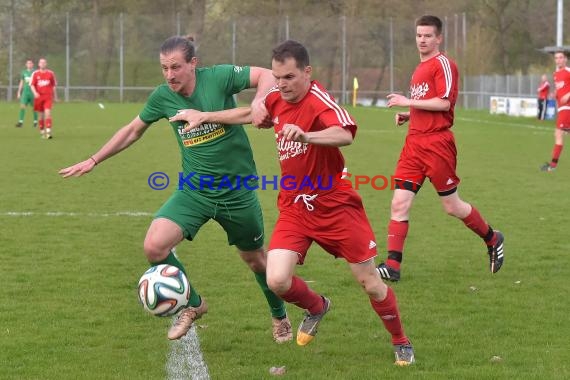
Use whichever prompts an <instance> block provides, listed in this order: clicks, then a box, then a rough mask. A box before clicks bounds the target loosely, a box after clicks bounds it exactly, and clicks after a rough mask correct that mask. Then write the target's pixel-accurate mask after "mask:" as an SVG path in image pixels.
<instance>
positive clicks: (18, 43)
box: [0, 13, 539, 108]
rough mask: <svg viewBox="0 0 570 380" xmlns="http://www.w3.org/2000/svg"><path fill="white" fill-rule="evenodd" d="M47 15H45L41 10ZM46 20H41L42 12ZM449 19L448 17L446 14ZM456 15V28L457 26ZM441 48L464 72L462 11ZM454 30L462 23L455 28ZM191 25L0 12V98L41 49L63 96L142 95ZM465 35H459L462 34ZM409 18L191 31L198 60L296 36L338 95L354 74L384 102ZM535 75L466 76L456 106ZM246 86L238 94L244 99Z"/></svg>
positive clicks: (263, 60)
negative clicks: (174, 38)
mask: <svg viewBox="0 0 570 380" xmlns="http://www.w3.org/2000/svg"><path fill="white" fill-rule="evenodd" d="M43 16H45V15H42V17H43ZM42 20H43V21H42ZM446 21H447V18H446ZM460 23H462V26H461V27H458V25H459V24H460ZM447 26H448V27H447V28H446V31H447V30H455V33H448V32H446V45H445V46H444V48H448V49H447V51H448V53H449V55H450V56H451V57H456V60H457V61H458V64H459V67H460V71H461V63H462V62H461V61H462V59H461V57H463V56H464V54H463V52H464V51H465V48H464V46H465V15H463V17H455V18H453V19H451V21H449V23H448V24H447ZM458 30H460V31H461V30H463V32H462V33H459V34H458V32H457V31H458ZM180 34H194V30H193V25H190V19H189V17H188V15H185V14H181V13H178V14H175V15H170V16H165V15H125V14H118V15H107V16H98V17H92V16H90V15H85V14H83V15H74V14H69V13H68V14H59V15H58V14H51V15H47V16H45V17H44V18H43V19H41V18H34V17H33V16H32V15H30V14H25V13H22V14H16V15H11V14H0V99H6V100H7V101H12V100H13V99H14V98H15V92H16V90H17V86H18V80H19V78H18V75H19V72H20V70H22V68H23V66H24V63H25V60H26V58H28V57H31V58H33V59H34V61H36V62H37V58H38V57H40V56H44V57H46V58H47V60H48V64H49V67H50V69H52V70H53V71H54V72H55V73H56V75H57V77H58V82H59V83H58V84H59V86H58V87H59V89H58V91H59V92H60V97H61V98H62V99H64V100H65V101H95V100H101V101H103V100H104V101H118V102H123V101H142V100H144V99H146V97H147V95H148V94H149V92H150V91H151V90H152V89H153V88H154V87H155V86H156V85H157V84H159V83H162V81H163V78H162V76H161V72H160V67H159V63H158V49H159V47H160V45H161V43H162V42H163V41H164V40H165V39H166V38H167V37H169V36H171V35H180ZM460 34H461V35H460ZM414 37H415V36H414V33H413V23H410V24H408V23H397V22H393V20H392V19H385V20H382V19H370V20H363V19H350V18H347V17H344V16H343V17H340V18H336V17H335V18H330V19H321V20H318V22H315V21H314V19H312V18H310V17H306V18H303V17H297V18H295V19H289V18H288V17H285V18H283V17H275V18H267V17H266V18H255V17H243V18H239V19H235V20H233V19H227V20H225V21H220V20H216V21H211V22H209V21H208V20H206V21H205V23H204V26H203V30H202V32H201V34H200V35H199V36H197V52H198V57H199V59H200V61H201V64H203V65H211V64H216V63H235V64H238V65H255V66H263V67H268V66H269V64H270V54H271V49H272V48H273V47H274V46H275V45H276V44H277V43H278V42H280V41H283V40H285V39H287V38H293V39H296V40H299V41H301V42H303V43H304V44H305V45H306V46H307V48H308V50H309V53H310V55H311V65H312V66H313V70H314V71H313V72H314V77H315V78H316V79H318V80H319V81H321V82H322V83H323V84H324V85H325V86H326V87H327V88H329V90H330V91H331V92H332V94H333V95H334V96H335V97H336V98H337V99H338V100H339V101H340V102H341V103H343V104H344V103H348V102H349V101H350V99H351V91H352V83H353V81H352V79H353V78H354V77H357V78H358V81H359V102H361V103H366V104H369V103H374V104H377V105H381V104H382V103H383V99H385V96H386V95H387V94H389V93H390V92H406V91H407V88H408V82H409V77H410V74H411V73H412V72H413V70H414V68H415V66H416V65H417V63H418V58H417V52H416V50H415V40H414ZM538 81H539V76H505V77H498V76H478V77H465V78H462V83H461V85H460V89H461V92H460V98H459V101H458V105H459V106H463V107H466V108H486V107H488V105H489V97H490V96H491V95H495V94H502V95H509V96H525V97H529V96H532V97H534V96H535V95H536V87H537V86H538ZM250 96H251V92H250V93H249V94H248V93H246V94H244V95H242V98H243V100H245V101H246V100H249V99H247V98H248V97H250Z"/></svg>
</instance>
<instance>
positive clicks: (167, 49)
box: [160, 36, 196, 62]
mask: <svg viewBox="0 0 570 380" xmlns="http://www.w3.org/2000/svg"><path fill="white" fill-rule="evenodd" d="M176 50H180V51H181V52H182V53H184V60H185V61H186V62H190V61H191V60H192V58H194V57H195V56H196V48H195V47H194V37H192V36H172V37H169V38H167V39H166V41H164V42H163V43H162V46H161V47H160V53H161V54H168V53H172V52H174V51H176Z"/></svg>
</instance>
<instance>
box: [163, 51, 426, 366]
mask: <svg viewBox="0 0 570 380" xmlns="http://www.w3.org/2000/svg"><path fill="white" fill-rule="evenodd" d="M272 70H273V76H274V77H275V79H276V80H277V86H276V87H274V88H273V89H272V90H271V91H270V92H269V93H268V94H267V96H266V98H265V105H266V107H267V111H268V112H269V115H270V117H271V120H272V121H273V127H274V130H275V135H276V143H277V147H278V149H279V160H280V164H281V178H292V179H294V180H295V183H296V185H291V186H283V185H282V187H281V189H280V191H279V196H278V201H277V205H278V208H279V217H278V220H277V222H276V225H275V228H274V230H273V234H272V236H271V242H270V243H269V252H268V254H267V284H268V285H269V287H270V288H271V290H273V291H274V292H275V293H276V294H277V295H278V296H279V297H281V298H283V299H284V300H285V301H287V302H289V303H292V304H294V305H295V306H298V307H300V308H301V309H304V310H305V318H304V319H303V321H302V322H301V324H300V326H299V329H298V331H297V344H298V345H300V346H305V345H307V344H308V343H310V342H311V341H312V340H313V339H314V337H315V334H316V333H317V327H318V325H319V323H320V322H321V320H322V318H323V317H324V316H325V314H326V313H327V312H328V311H329V309H330V306H331V301H330V300H329V299H328V298H327V297H325V296H323V295H320V294H318V293H316V292H315V291H313V290H311V289H310V288H309V287H308V285H307V283H306V282H305V281H304V280H303V279H301V278H300V277H298V276H296V275H295V274H294V273H295V267H296V265H297V264H303V262H304V260H305V256H306V254H307V251H308V249H309V247H310V246H311V244H312V243H313V242H316V243H317V244H319V245H320V246H321V247H322V248H323V249H324V250H325V251H327V252H328V253H330V254H331V255H332V256H334V257H337V258H344V259H345V260H346V261H347V262H348V265H349V267H350V270H351V272H352V274H353V276H354V277H355V279H356V280H357V281H358V283H359V284H360V285H361V286H362V288H363V289H364V291H365V292H366V294H367V295H368V297H369V300H370V304H371V306H372V309H373V310H374V312H375V313H376V314H377V315H378V317H379V318H380V319H381V320H382V322H383V324H384V326H385V328H386V330H388V332H389V333H390V334H391V336H392V344H393V348H394V354H395V356H396V362H395V364H397V365H400V366H405V365H409V364H412V363H413V362H414V360H415V358H414V350H413V347H412V344H411V342H410V340H409V339H408V337H407V336H406V334H405V333H404V329H403V327H402V323H401V321H400V312H399V311H398V304H397V301H396V296H395V294H394V292H393V291H392V289H391V288H389V287H388V286H387V285H386V284H385V283H384V282H383V281H382V279H381V278H380V276H378V273H377V272H376V268H375V264H374V257H376V254H377V253H376V242H375V237H374V233H373V231H372V228H371V226H370V223H369V221H368V217H367V216H366V212H365V211H364V207H363V205H362V199H361V198H360V196H359V195H358V193H357V192H356V191H355V190H354V189H352V188H350V187H346V186H342V185H341V183H340V178H341V174H342V171H343V168H344V158H343V156H342V154H341V152H340V149H339V147H341V146H344V145H349V144H351V143H352V141H353V139H354V136H355V134H356V123H355V122H354V120H353V119H352V117H351V116H350V115H349V114H348V112H347V111H346V110H344V109H343V108H341V107H339V106H338V105H337V104H336V103H335V100H334V98H333V97H332V96H331V95H329V93H328V92H327V91H326V90H325V89H324V88H323V86H321V84H320V83H318V82H317V81H313V80H311V72H312V68H311V66H309V54H308V52H307V50H306V49H305V47H304V46H303V45H301V44H300V43H298V42H296V41H291V40H289V41H285V42H283V43H282V44H280V45H279V46H277V47H276V48H275V49H274V50H273V57H272ZM244 110H245V112H241V111H244ZM239 112H241V117H242V118H241V119H238V118H237V114H238V113H239ZM191 114H193V113H192V112H191V111H189V110H184V111H183V112H182V113H181V114H179V115H177V116H175V117H174V118H171V120H187V121H188V122H189V124H190V125H192V126H196V125H199V124H200V123H204V122H220V123H229V124H232V123H238V122H240V123H249V122H251V117H249V115H248V114H249V112H248V110H247V109H243V108H242V109H235V110H229V111H223V113H220V112H214V113H202V114H201V115H197V116H195V118H192V117H191V116H190V115H191ZM233 116H235V117H236V118H233V119H232V117H233ZM327 179H333V180H329V181H328V182H327ZM286 187H287V188H286Z"/></svg>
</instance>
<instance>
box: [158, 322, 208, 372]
mask: <svg viewBox="0 0 570 380" xmlns="http://www.w3.org/2000/svg"><path fill="white" fill-rule="evenodd" d="M166 378H167V379H168V380H188V379H192V380H210V375H209V374H208V366H207V365H206V362H205V361H204V358H203V357H202V350H201V349H200V339H199V338H198V334H196V326H192V328H191V329H190V331H188V334H186V335H185V336H184V337H182V338H181V339H179V340H174V341H172V343H171V345H170V353H169V354H168V360H167V361H166Z"/></svg>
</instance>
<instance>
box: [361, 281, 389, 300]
mask: <svg viewBox="0 0 570 380" xmlns="http://www.w3.org/2000/svg"><path fill="white" fill-rule="evenodd" d="M359 282H360V285H361V286H362V289H363V290H364V292H365V293H366V294H367V295H368V297H370V298H373V299H383V298H385V297H386V291H387V286H386V284H385V283H384V282H383V281H382V279H381V278H380V276H378V275H374V276H370V277H367V278H366V279H363V280H361V281H359Z"/></svg>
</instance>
